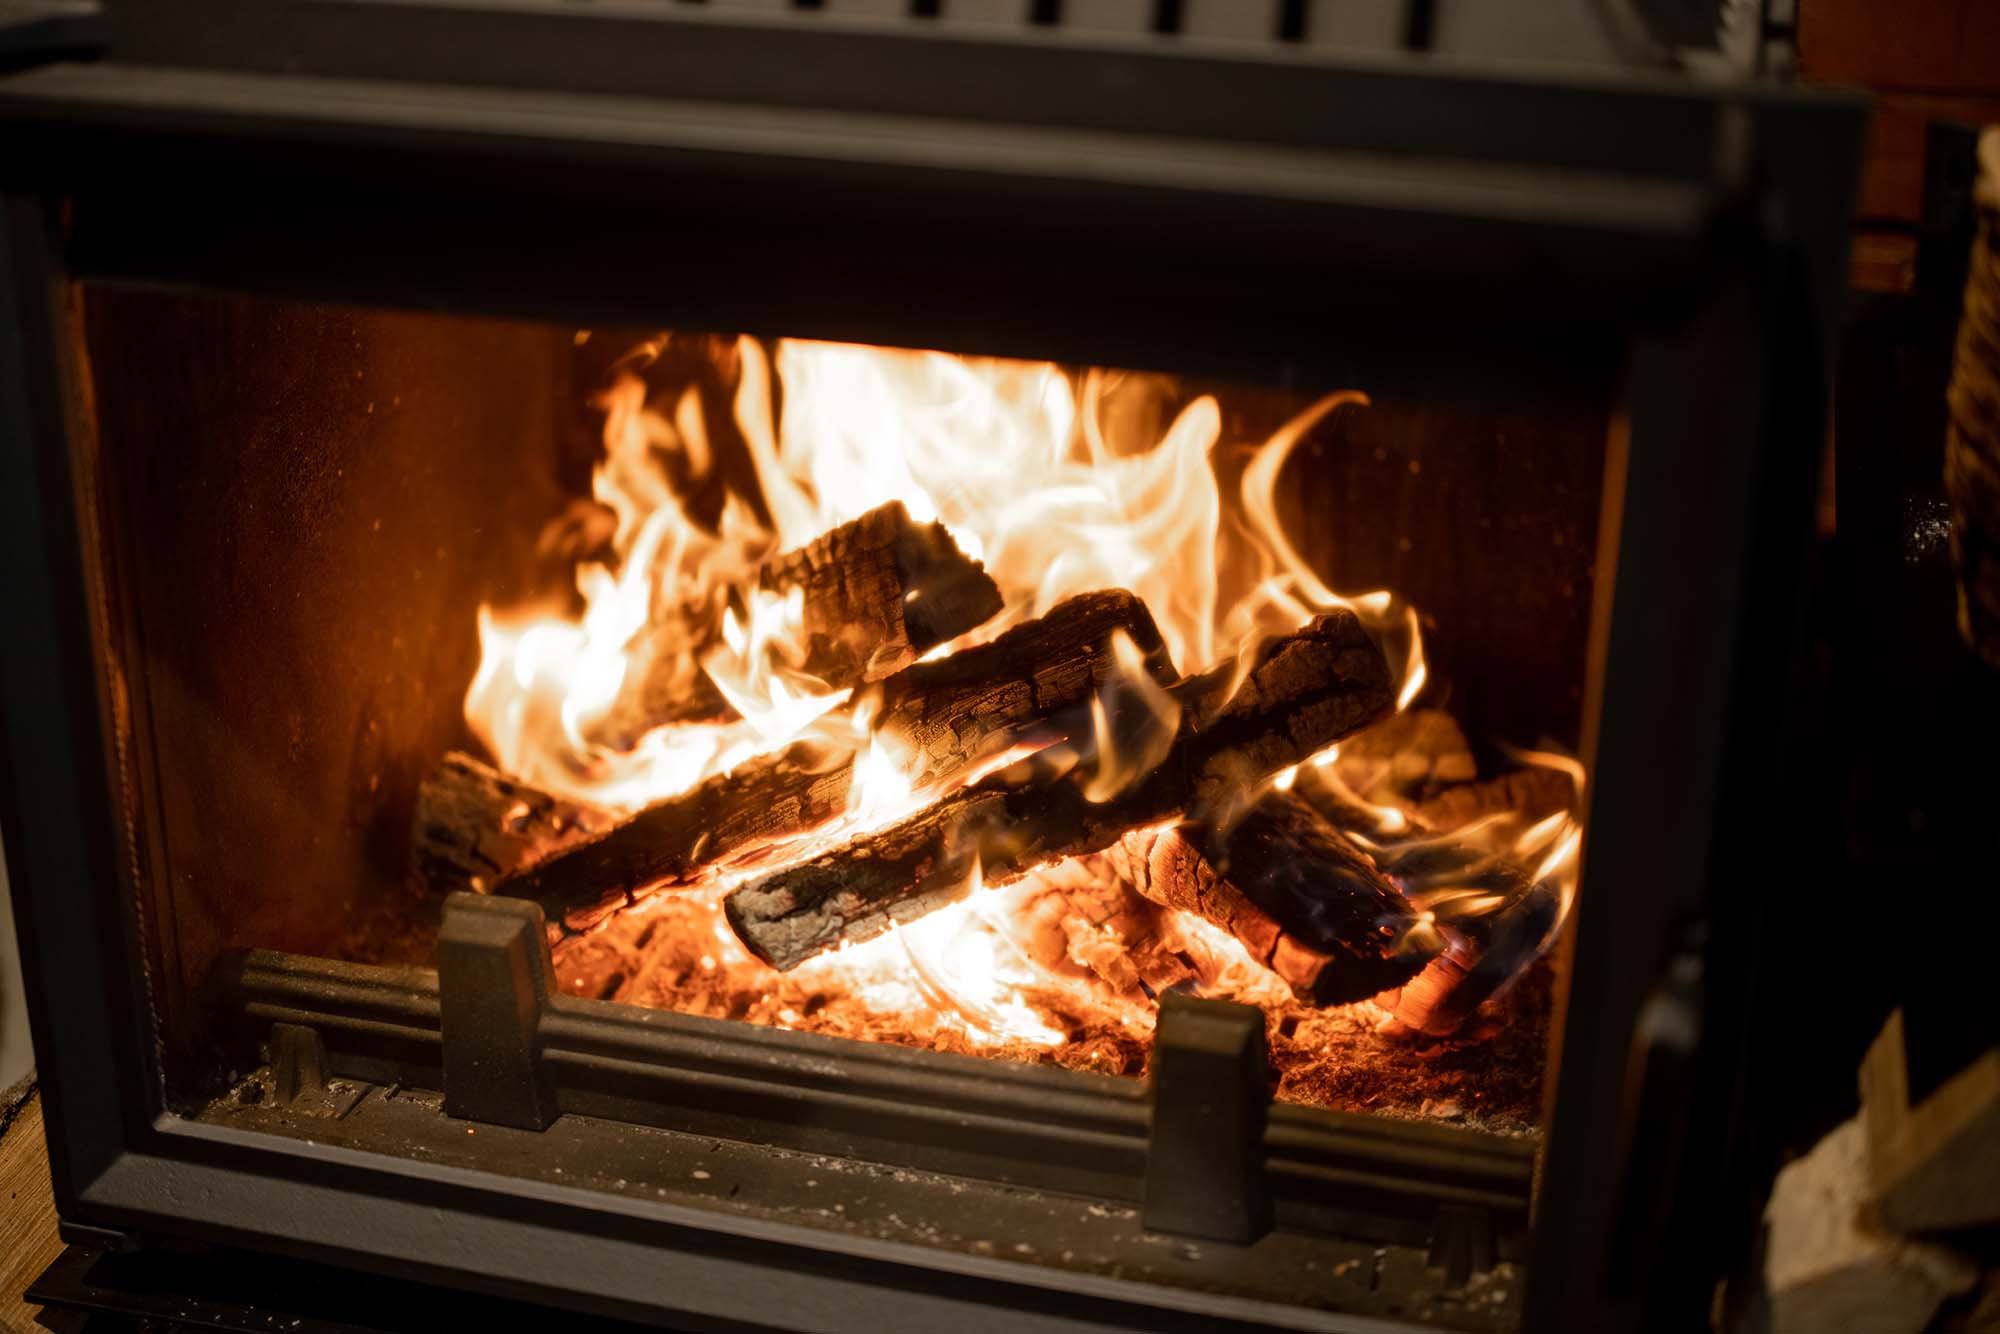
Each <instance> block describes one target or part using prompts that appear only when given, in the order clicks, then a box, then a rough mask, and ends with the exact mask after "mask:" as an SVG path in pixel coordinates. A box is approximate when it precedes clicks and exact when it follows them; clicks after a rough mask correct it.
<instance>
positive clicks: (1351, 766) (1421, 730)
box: [1333, 709, 1479, 801]
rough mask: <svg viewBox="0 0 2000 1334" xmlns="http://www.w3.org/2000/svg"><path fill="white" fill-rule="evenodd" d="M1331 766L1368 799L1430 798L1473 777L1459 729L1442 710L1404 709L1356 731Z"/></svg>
mask: <svg viewBox="0 0 2000 1334" xmlns="http://www.w3.org/2000/svg"><path fill="white" fill-rule="evenodd" d="M1333 771H1334V773H1335V774H1337V775H1338V776H1339V778H1340V781H1341V782H1343V783H1345V784H1347V786H1348V788H1349V790H1351V791H1352V792H1354V793H1355V794H1356V795H1358V796H1360V797H1362V798H1364V799H1366V800H1368V801H1392V800H1399V799H1411V798H1414V799H1424V798H1431V797H1434V796H1436V795H1437V793H1438V792H1439V790H1440V789H1446V788H1450V787H1451V786H1453V785H1454V784H1459V783H1467V782H1470V781H1472V780H1473V779H1475V778H1477V777H1478V776H1479V768H1478V765H1477V764H1476V763H1475V762H1474V761H1473V758H1472V747H1471V746H1470V745H1468V744H1467V743H1466V740H1465V733H1464V732H1463V731H1461V730H1460V729H1459V726H1458V720H1457V719H1456V718H1453V717H1452V716H1451V715H1450V714H1448V713H1446V712H1445V711H1444V710H1443V709H1408V710H1405V711H1404V712H1402V713H1395V714H1391V715H1390V716H1388V717H1387V718H1384V719H1383V720H1382V721H1381V722H1379V723H1376V724H1375V725H1374V726H1373V727H1369V728H1364V729H1363V730H1361V731H1359V732H1356V733H1355V734H1354V735H1353V736H1351V737H1349V738H1348V739H1347V740H1346V741H1343V742H1342V743H1341V745H1340V755H1339V757H1338V758H1337V759H1336V760H1335V761H1334V765H1333Z"/></svg>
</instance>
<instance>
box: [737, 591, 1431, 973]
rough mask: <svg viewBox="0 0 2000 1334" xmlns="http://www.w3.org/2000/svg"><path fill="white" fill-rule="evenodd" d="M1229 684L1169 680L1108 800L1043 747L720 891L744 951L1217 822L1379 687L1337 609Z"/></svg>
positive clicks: (1381, 676) (827, 944)
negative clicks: (1150, 754) (1168, 703)
mask: <svg viewBox="0 0 2000 1334" xmlns="http://www.w3.org/2000/svg"><path fill="white" fill-rule="evenodd" d="M1233 684H1235V672H1234V671H1233V669H1232V670H1228V671H1223V672H1218V673H1211V674H1207V675H1204V676H1200V677H1194V678H1190V679H1189V680H1188V681H1185V682H1183V683H1182V684H1181V685H1180V686H1178V687H1176V693H1177V695H1178V696H1179V698H1180V701H1181V705H1182V710H1183V711H1182V716H1181V719H1180V722H1179V725H1178V728H1177V729H1176V731H1175V733H1174V735H1173V738H1172V741H1171V744H1170V745H1169V747H1168V748H1167V751H1166V755H1165V758H1164V759H1163V760H1162V762H1160V763H1159V764H1157V765H1156V766H1154V767H1153V768H1152V769H1151V770H1150V771H1149V772H1147V773H1146V774H1145V775H1143V776H1142V777H1139V778H1138V779H1137V781H1136V782H1134V783H1132V784H1131V785H1130V786H1128V787H1127V788H1125V790H1123V791H1121V792H1119V793H1117V794H1116V795H1115V796H1112V797H1111V798H1110V799H1108V800H1102V801H1092V800H1091V799H1090V797H1089V796H1087V795H1086V789H1088V788H1089V787H1090V786H1091V784H1090V782H1089V779H1090V778H1092V777H1093V776H1095V775H1094V767H1093V766H1092V765H1091V764H1088V763H1083V764H1080V763H1078V762H1077V760H1076V755H1075V752H1074V751H1071V750H1069V749H1068V748H1067V747H1053V748H1051V754H1057V753H1063V754H1064V758H1044V757H1039V756H1038V757H1036V759H1034V760H1030V761H1027V762H1024V763H1023V764H1021V765H1017V766H1014V767H1013V768H1012V769H1009V770H1007V771H1004V772H1002V773H1000V774H996V775H994V776H993V777H991V778H989V779H987V780H986V781H984V782H982V783H980V784H978V785H976V786H974V787H972V788H969V789H967V790H965V791H963V792H960V793H957V794H954V795H952V796H950V797H947V798H945V799H943V800H942V801H939V802H937V803H936V804H934V805H932V806H931V807H929V808H928V809H926V810H924V811H922V812H920V813H918V814H917V815H915V816H912V817H911V818H909V819H908V820H905V821H903V822H902V823H900V824H898V825H894V826H892V827H890V828H888V829H885V830H882V831H880V832H878V833H874V834H869V835H867V836H865V837H862V838H860V839H857V840H855V841H854V842H852V843H850V844H848V845H847V846H845V847H843V848H840V849H838V850H836V851H834V852H831V853H828V854H826V855H824V856H821V857H817V858H814V859H812V860H811V861H807V862H803V863H800V864H799V865H797V866H793V867H788V868H786V869H784V870H781V871H778V872H775V873H773V874H771V875H768V876H765V877H763V878H762V879H760V880H758V881H756V882H754V883H752V884H749V885H746V886H744V887H743V888H741V889H738V890H736V891H735V892H733V893H732V894H730V896H729V897H728V899H727V900H726V908H727V912H728V917H729V922H730V925H731V926H732V927H733V928H734V929H735V931H736V933H737V935H738V936H739V937H741V938H742V940H743V941H744V943H745V944H746V945H747V946H748V947H749V948H750V950H751V951H752V952H753V953H755V954H756V955H757V956H758V957H759V958H762V959H764V960H765V961H766V962H768V963H771V964H773V965H774V966H776V967H779V968H792V967H796V966H797V965H798V964H800V963H802V962H804V961H805V960H806V959H808V958H811V957H812V956H813V955H815V954H818V953H820V952H821V951H822V950H825V949H829V948H831V947H832V946H834V945H836V944H838V943H839V942H841V941H843V940H852V941H859V940H866V939H869V938H870V937H873V936H876V935H880V934H881V933H882V932H883V931H886V930H888V929H889V927H890V926H892V925H894V924H896V923H898V922H907V921H911V920H914V919H915V918H918V917H921V916H923V915H924V914H926V913H928V912H931V911H932V910H934V909H936V908H939V907H942V906H944V905H945V904H947V903H950V902H952V901H954V900H956V899H958V898H960V897H962V896H963V895H964V894H965V893H966V892H967V890H968V888H969V887H970V885H971V883H972V881H973V879H974V877H975V876H977V877H979V878H981V879H983V880H984V882H985V883H987V884H1001V883H1005V882H1006V881H1010V880H1012V879H1014V878H1016V877H1018V876H1020V875H1023V874H1025V873H1026V872H1028V871H1031V870H1033V869H1034V868H1036V867H1037V866H1040V865H1043V864H1045V863H1048V862H1051V861H1055V860H1057V859H1059V858H1062V857H1073V856H1078V855H1081V854H1084V853H1090V852H1095V851H1098V850H1100V849H1102V848H1105V847H1108V846H1109V845H1110V844H1112V843H1113V842H1115V841H1117V840H1118V839H1119V838H1121V837H1123V836H1124V835H1125V834H1127V833H1129V832H1131V831H1133V830H1135V829H1140V828H1143V827H1145V826H1148V825H1153V824H1160V823H1165V822H1170V821H1176V820H1179V819H1181V818H1183V817H1192V818H1194V819H1196V820H1200V821H1203V822H1206V823H1209V824H1211V825H1213V826H1215V827H1226V826H1228V825H1229V824H1231V823H1233V821H1234V819H1235V818H1236V817H1237V816H1238V815H1239V814H1240V813H1241V808H1242V807H1243V805H1244V804H1245V794H1254V793H1256V792H1257V791H1258V790H1259V789H1260V788H1261V787H1262V785H1263V784H1264V783H1265V782H1267V781H1268V780H1269V779H1270V777H1271V776H1272V775H1274V774H1276V773H1278V772H1280V771H1281V770H1283V769H1286V768H1289V767H1291V766H1292V765H1296V764H1298V763H1299V762H1300V761H1301V760H1303V759H1305V758H1306V757H1307V756H1309V755H1311V754H1313V753H1314V752H1316V751H1318V750H1320V749H1322V748H1323V747H1325V746H1327V745H1328V744H1330V743H1332V742H1334V741H1337V740H1339V739H1340V738H1341V737H1344V736H1347V735H1349V734H1350V733H1352V732H1354V731H1355V730H1356V729H1358V728H1361V727H1364V726H1366V725H1367V724H1368V723H1370V722H1372V721H1374V720H1375V719H1376V718H1379V717H1381V716H1382V715H1383V714H1385V713H1386V712H1388V710H1389V707H1390V704H1391V700H1392V697H1393V688H1392V685H1391V682H1390V677H1389V669H1388V666H1387V664H1386V663H1384V662H1383V660H1382V655H1381V652H1380V650H1378V649H1377V648H1376V647H1375V645H1374V643H1373V642H1372V641H1371V640H1370V639H1369V638H1368V636H1367V634H1366V632H1365V631H1363V629H1362V628H1361V624H1360V622H1359V620H1357V619H1356V618H1355V617H1354V616H1353V614H1352V613H1349V612H1345V611H1342V612H1336V613H1334V614H1332V615H1328V616H1323V617H1321V618H1319V619H1318V620H1317V621H1315V622H1314V623H1313V624H1312V625H1311V626H1309V627H1307V628H1306V629H1304V630H1301V631H1299V632H1297V633H1295V634H1292V635H1288V636H1284V637H1282V638H1280V639H1277V640H1275V641H1273V642H1271V643H1269V644H1267V645H1265V646H1264V648H1263V650H1262V651H1261V652H1260V654H1259V656H1258V659H1257V661H1256V662H1255V663H1254V664H1253V665H1252V667H1251V669H1250V671H1249V673H1248V675H1247V676H1246V677H1244V678H1243V680H1242V681H1241V683H1240V684H1235V688H1234V689H1233V690H1232V689H1231V686H1232V685H1233ZM1070 726H1071V729H1072V730H1071V732H1070V735H1071V736H1072V737H1076V736H1077V735H1078V732H1077V730H1075V729H1076V724H1075V722H1074V721H1072V723H1071V724H1070ZM1082 734H1083V735H1088V732H1087V730H1086V731H1084V732H1083V733H1082ZM1105 758H1106V757H1102V756H1098V757H1096V759H1097V761H1098V762H1099V763H1102V762H1104V760H1105Z"/></svg>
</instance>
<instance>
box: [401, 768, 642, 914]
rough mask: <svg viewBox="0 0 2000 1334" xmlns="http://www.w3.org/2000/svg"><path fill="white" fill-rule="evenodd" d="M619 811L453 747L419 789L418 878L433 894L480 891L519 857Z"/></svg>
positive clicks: (535, 854)
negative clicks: (515, 775) (548, 788)
mask: <svg viewBox="0 0 2000 1334" xmlns="http://www.w3.org/2000/svg"><path fill="white" fill-rule="evenodd" d="M616 821H617V817H616V816H615V815H614V814H613V813H612V812H610V811H608V810H606V809H605V808H604V807H602V806H597V805H594V804H592V803H590V802H587V801H576V800H574V799H572V798H569V797H559V796H557V795H555V794H554V793H552V792H545V791H543V790H542V789H541V788H537V787H531V786H530V785H528V784H526V783H522V782H519V781H517V780H515V779H512V778H509V777H507V775H505V774H503V773H501V772H500V771H499V770H497V769H494V768H493V767H491V766H490V765H487V764H483V763H481V762H480V761H478V760H476V759H474V758H472V756H470V755H466V754H463V753H461V752H459V751H452V752H450V753H449V754H447V755H446V756H445V757H444V760H443V762H441V763H440V764H439V765H438V767H437V768H436V769H435V770H434V771H432V773H431V775H430V776H429V777H428V778H426V779H425V780H424V782H423V786H422V787H421V788H419V789H418V791H417V815H416V821H415V828H414V830H413V838H412V844H413V847H414V848H415V864H416V874H417V879H418V881H419V882H420V883H421V884H422V885H423V886H424V887H425V888H427V889H430V890H432V891H434V892H436V893H439V894H448V893H451V892H452V891H454V890H460V889H471V890H482V891H483V890H485V889H487V888H489V887H491V886H492V885H493V884H494V883H495V882H496V881H498V880H499V879H500V878H501V877H502V876H504V875H506V874H507V873H508V872H509V871H511V870H513V869H514V868H515V867H516V866H519V865H521V864H522V863H524V862H530V861H535V860H537V859H539V858H542V857H546V856H548V855H549V854H551V853H553V852H556V851H558V850H560V849H562V848H565V847H569V846H571V845H574V844H576V843H579V842H582V841H583V840H585V839H587V838H590V837H591V836H592V835H593V834H598V833H602V832H603V831H605V830H607V829H609V828H611V827H612V825H613V824H615V823H616Z"/></svg>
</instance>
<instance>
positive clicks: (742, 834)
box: [496, 590, 1173, 931]
mask: <svg viewBox="0 0 2000 1334" xmlns="http://www.w3.org/2000/svg"><path fill="white" fill-rule="evenodd" d="M1121 634H1122V635H1124V636H1125V637H1126V638H1128V639H1129V640H1130V641H1131V642H1132V644H1133V646H1134V648H1136V649H1137V650H1138V651H1139V654H1140V656H1141V658H1142V659H1143V661H1144V663H1145V669H1146V671H1147V672H1148V673H1150V674H1151V675H1152V676H1153V677H1154V678H1155V679H1157V680H1162V681H1164V680H1166V679H1169V678H1170V677H1171V676H1172V674H1173V668H1172V665H1171V663H1170V662H1169V661H1168V658H1167V653H1166V649H1165V646H1164V644H1163V641H1162V640H1161V637H1160V633H1159V628H1158V627H1157V626H1156V625H1155V624H1154V623H1153V618H1152V615H1151V613H1149V612H1148V611H1147V610H1146V605H1145V603H1143V602H1141V601H1140V600H1139V599H1138V598H1136V597H1134V596H1133V595H1132V594H1130V593H1127V592H1124V591H1122V590H1112V591H1106V592H1099V593H1088V594H1084V595H1081V596H1078V597H1074V598H1070V599H1069V600H1067V601H1065V602H1063V603H1060V604H1058V605H1057V606H1056V607H1055V608H1054V609H1052V610H1051V611H1050V612H1049V613H1048V614H1047V615H1046V616H1042V617H1040V618H1038V619H1036V620H1032V621H1027V622H1024V623H1022V624H1020V625H1017V626H1015V627H1013V628H1012V629H1010V630H1008V631H1007V632H1006V633H1004V634H1002V635H1001V636H999V637H998V638H997V639H994V640H992V641H991V642H989V643H986V644H980V645H975V646H973V647H971V648H967V649H964V650H962V651H960V652H958V653H955V654H952V655H951V656H949V657H945V658H940V659H938V660H937V661H935V662H922V663H913V664H911V665H910V666H908V667H905V668H904V669H903V670H902V671H900V672H898V673H896V674H895V675H893V676H891V677H889V678H888V679H887V680H884V681H882V682H880V683H878V684H877V685H876V686H875V687H873V690H874V691H875V692H876V694H877V696H878V698H877V702H876V705H875V707H874V710H873V713H872V723H871V726H872V728H873V734H874V737H875V738H877V739H878V741H880V742H881V743H882V744H886V745H888V746H890V747H891V748H892V749H891V753H892V754H893V755H894V756H896V758H897V760H898V762H899V766H900V767H901V768H902V769H903V772H904V773H905V774H906V775H907V776H908V777H910V779H911V780H912V781H913V783H914V784H915V785H916V786H918V787H919V788H922V787H924V786H926V785H929V784H935V783H939V782H942V781H945V780H947V779H949V778H951V777H952V776H954V775H956V774H959V773H961V772H963V771H965V770H966V769H968V768H970V767H971V766H973V765H975V764H976V763H978V762H979V761H981V760H983V759H987V758H989V757H992V756H996V755H999V754H1001V753H1003V752H1005V751H1006V750H1007V749H1008V748H1009V747H1011V746H1013V745H1014V744H1015V742H1016V741H1017V740H1018V739H1019V738H1020V737H1021V736H1022V735H1023V734H1025V733H1027V732H1029V731H1031V730H1032V729H1035V728H1037V727H1038V726H1041V725H1044V724H1046V723H1048V722H1049V721H1050V720H1051V719H1053V718H1055V717H1057V716H1059V715H1061V714H1063V713H1064V712H1065V711H1069V710H1074V709H1076V708H1078V707H1080V706H1083V705H1085V704H1086V703H1087V701H1088V700H1089V699H1090V698H1091V696H1092V695H1093V693H1094V692H1095V691H1096V690H1097V689H1098V688H1099V687H1100V686H1101V685H1103V684H1104V683H1105V681H1106V680H1107V678H1108V677H1109V675H1110V674H1111V672H1112V670H1113V662H1114V658H1113V653H1112V648H1111V645H1112V642H1113V640H1114V638H1115V637H1116V636H1118V635H1121ZM853 783H854V752H853V751H852V749H851V748H846V747H832V748H830V747H829V746H828V745H827V744H825V743H819V742H812V741H802V742H797V743H794V744H793V745H791V746H789V747H787V748H785V749H784V750H781V751H778V752H775V753H773V754H769V755H761V756H756V757H754V758H752V759H749V760H746V761H744V762H743V763H742V764H739V765H738V766H737V767H736V768H734V769H732V770H730V771H729V772H728V773H726V774H722V775H719V776H717V777H714V778H711V779H708V780H706V781H705V782H703V783H701V784H699V785H698V786H696V787H694V788H693V789H691V790H689V791H688V792H685V793H682V794H681V795H679V796H675V797H669V798H667V799H666V800H664V801H660V802H656V803H654V804H653V805H651V806H648V807H647V808H646V809H645V810H642V811H640V812H639V813H638V814H636V815H634V816H632V817H631V818H630V819H628V820H626V821H624V822H623V823H621V824H618V825H616V827H614V828H611V829H610V830H608V831H607V832H605V833H603V834H602V835H601V836H599V837H597V838H594V839H590V840H588V841H585V842H582V843H579V844H577V845H576V846H573V847H570V848H567V849H565V850H562V851H560V852H558V853H557V854H556V855H554V856H551V857H548V858H546V859H545V860H542V861H540V862H538V863H536V864H534V865H531V866H526V867H525V868H523V869H521V870H519V871H518V872H517V873H516V874H514V875H512V876H510V877H509V878H507V879H505V880H503V881H502V882H501V883H500V884H499V885H498V887H497V890H496V892H498V893H501V894H507V895H512V896H515V897H520V898H528V899H533V900H534V901H536V902H537V903H539V904H541V905H542V910H543V912H544V913H545V914H546V915H547V916H548V919H549V920H550V922H552V923H560V924H562V926H563V927H565V928H566V929H568V930H571V931H581V930H586V929H588V928H589V927H590V926H592V925H594V924H595V923H597V922H598V921H601V920H602V919H603V918H604V917H605V916H606V915H607V914H609V913H611V912H613V911H616V910H617V909H619V908H621V907H624V906H626V905H627V904H628V903H631V902H634V901H636V899H637V898H638V897H639V896H640V895H643V894H644V893H646V892H647V891H649V890H651V889H654V888H657V887H659V886H661V885H664V884H672V883H679V882H685V881H687V880H689V879H691V878H693V877H694V876H696V875H698V874H701V873H703V872H705V871H707V870H709V869H710V868H713V867H715V866H717V865H719V864H724V863H727V862H729V861H731V860H732V859H741V858H743V857H745V856H747V855H750V854H752V853H754V852H755V851H757V850H760V849H767V848H769V847H771V846H772V845H774V844H777V843H781V842H784V841H787V840H790V839H793V838H797V837H799V836H801V835H803V834H807V833H810V832H811V831H812V830H814V829H816V828H818V827H820V826H823V825H825V824H827V823H829V822H831V821H832V820H834V819H836V818H838V817H839V816H840V815H841V814H842V813H844V812H845V811H846V809H847V805H848V798H849V795H850V793H851V792H852V790H853Z"/></svg>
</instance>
